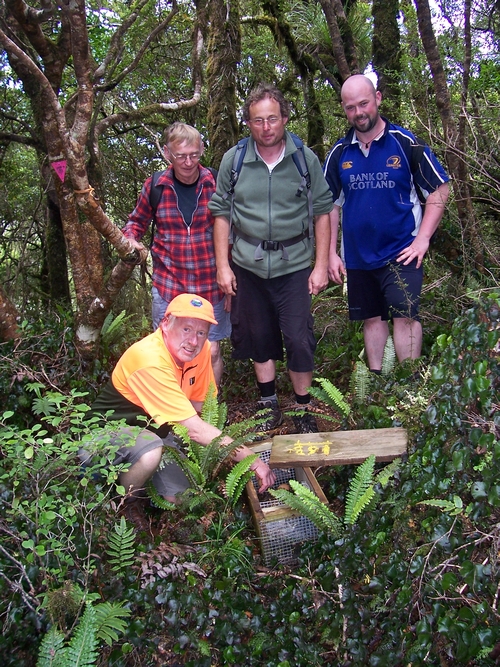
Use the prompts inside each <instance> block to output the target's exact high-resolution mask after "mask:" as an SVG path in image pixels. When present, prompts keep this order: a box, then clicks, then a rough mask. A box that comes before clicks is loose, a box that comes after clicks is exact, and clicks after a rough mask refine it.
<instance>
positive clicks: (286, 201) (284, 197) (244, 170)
mask: <svg viewBox="0 0 500 667" xmlns="http://www.w3.org/2000/svg"><path fill="white" fill-rule="evenodd" d="M289 114H290V105H289V103H288V102H287V101H286V100H285V98H284V97H283V94H282V93H281V92H280V91H279V90H278V89H277V88H275V87H273V86H269V85H266V84H260V85H259V86H258V87H257V88H256V89H255V90H253V91H252V93H251V94H250V96H249V97H248V99H247V101H246V102H245V105H244V107H243V120H244V121H245V122H246V124H247V125H248V127H249V128H250V134H251V137H250V139H249V141H248V144H247V149H246V153H245V156H244V159H243V162H242V166H241V170H240V172H239V175H238V179H237V183H236V185H235V186H234V194H228V193H230V192H231V189H232V188H231V172H232V170H233V160H234V155H235V152H236V150H237V147H233V148H231V149H230V150H229V151H228V152H227V153H226V154H225V155H224V157H223V158H222V162H221V166H220V170H219V175H218V179H217V190H216V192H215V193H214V195H213V196H212V199H211V201H210V203H209V205H208V206H209V209H210V210H211V211H212V213H213V215H214V217H215V223H214V245H215V257H216V264H217V282H218V283H219V286H220V288H221V289H222V291H223V292H224V293H225V294H227V295H230V296H232V297H233V298H232V307H231V324H232V327H233V332H232V335H231V341H232V344H233V357H234V358H235V359H252V360H253V362H254V369H255V375H256V379H257V386H258V388H259V390H260V401H259V409H268V410H269V418H268V419H267V421H266V423H265V424H264V425H263V429H264V430H272V429H275V428H277V427H278V426H279V425H280V424H281V423H282V422H283V415H282V413H281V410H280V407H279V403H278V399H277V396H276V386H275V376H276V361H277V360H280V361H281V360H283V341H284V345H285V349H286V356H287V366H288V372H289V374H290V379H291V381H292V385H293V389H294V392H295V401H296V404H297V408H298V409H300V410H303V412H301V413H300V414H301V416H299V417H296V418H294V422H295V426H296V430H297V431H298V432H299V433H312V432H316V431H317V430H318V427H317V424H316V421H315V419H314V417H313V416H312V415H311V413H310V412H308V404H309V403H310V398H311V397H310V395H309V393H308V388H309V387H310V386H311V383H312V371H313V367H314V351H315V348H316V340H315V337H314V333H313V317H312V314H311V295H313V294H318V293H319V292H321V290H323V289H325V287H326V286H327V284H328V248H329V243H330V224H329V216H328V214H329V212H330V210H331V209H332V195H331V192H330V190H329V188H328V185H327V183H326V181H325V179H324V176H323V173H322V169H321V165H320V163H319V160H318V158H317V157H316V156H315V154H314V153H313V152H312V151H311V150H310V149H309V148H307V147H305V146H304V147H303V149H299V148H297V144H296V142H295V141H294V139H293V138H292V136H291V135H290V133H289V132H287V131H286V124H287V122H288V117H289ZM298 150H303V154H304V157H305V162H306V163H307V169H308V172H309V175H310V192H311V195H312V213H313V216H314V230H315V242H314V239H313V238H311V237H312V234H311V233H310V227H311V226H310V224H309V223H310V220H309V217H310V216H309V202H308V194H307V192H306V191H305V190H304V191H303V192H302V194H301V195H300V196H299V191H300V188H301V185H303V180H302V176H301V174H300V172H299V169H298V167H297V165H296V163H295V162H294V159H293V157H292V154H293V153H295V152H297V151H298ZM296 195H297V196H296ZM230 228H231V229H230ZM230 232H231V235H232V237H233V239H234V243H233V247H232V251H231V258H232V262H231V263H230V261H229V238H230ZM314 246H315V250H316V258H315V262H314V268H313V269H311V260H312V256H313V249H314Z"/></svg>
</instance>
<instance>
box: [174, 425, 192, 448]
mask: <svg viewBox="0 0 500 667" xmlns="http://www.w3.org/2000/svg"><path fill="white" fill-rule="evenodd" d="M170 425H171V426H172V431H173V432H174V433H175V435H176V436H177V437H178V438H180V440H182V442H183V443H184V444H185V445H189V443H190V442H191V438H190V437H189V432H188V429H187V426H184V425H183V424H178V423H177V422H172V423H171V424H170Z"/></svg>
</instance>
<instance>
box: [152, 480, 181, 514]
mask: <svg viewBox="0 0 500 667" xmlns="http://www.w3.org/2000/svg"><path fill="white" fill-rule="evenodd" d="M146 493H147V494H148V497H149V499H150V501H151V502H152V503H153V505H154V506H155V507H158V509H160V510H165V511H167V510H174V509H177V505H175V504H174V503H171V502H170V501H169V500H165V498H164V497H163V496H160V494H159V493H158V490H157V489H156V487H155V485H154V484H153V482H152V481H151V480H150V479H149V480H148V481H147V482H146Z"/></svg>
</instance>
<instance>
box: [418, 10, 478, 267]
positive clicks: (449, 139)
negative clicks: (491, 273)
mask: <svg viewBox="0 0 500 667" xmlns="http://www.w3.org/2000/svg"><path fill="white" fill-rule="evenodd" d="M415 5H416V8H417V18H418V28H419V32H420V37H421V39H422V44H423V47H424V50H425V53H426V56H427V60H428V62H429V67H430V69H431V73H432V79H433V83H434V91H435V93H436V105H437V108H438V111H439V114H440V117H441V122H442V124H443V131H444V137H445V157H446V163H447V166H448V171H449V173H450V176H451V178H452V183H453V187H454V190H455V201H456V205H457V210H458V217H459V220H460V223H461V226H462V247H463V257H464V271H466V270H467V269H470V268H475V269H476V270H479V271H484V244H483V240H482V233H481V227H480V225H479V222H478V220H477V219H476V215H475V211H474V208H473V205H472V196H471V182H470V177H469V172H468V167H467V162H466V155H465V151H464V147H465V145H466V137H465V125H464V126H463V127H462V128H460V125H459V124H458V123H457V122H456V120H455V118H454V114H453V107H452V102H451V97H450V93H449V90H448V85H447V81H446V74H445V71H444V67H443V63H442V60H441V56H440V53H439V49H438V45H437V40H436V36H435V34H434V29H433V26H432V20H431V11H430V7H429V2H428V0H415ZM467 13H469V20H468V19H467ZM464 18H465V27H466V30H467V29H468V31H469V38H470V4H469V3H468V2H467V3H466V5H465V17H464ZM467 26H468V28H467ZM466 40H467V37H466ZM469 58H470V56H469ZM464 69H465V72H466V75H465V76H464V78H463V86H462V104H464V103H465V101H466V99H467V94H468V67H467V58H466V63H465V68H464ZM461 129H462V132H463V133H464V135H463V136H461V134H460V130H461Z"/></svg>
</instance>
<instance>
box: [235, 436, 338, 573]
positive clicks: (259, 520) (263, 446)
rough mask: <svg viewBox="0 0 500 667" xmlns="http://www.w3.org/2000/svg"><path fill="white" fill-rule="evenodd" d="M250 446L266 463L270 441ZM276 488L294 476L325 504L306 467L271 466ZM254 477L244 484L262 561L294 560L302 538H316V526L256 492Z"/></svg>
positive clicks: (293, 561)
mask: <svg viewBox="0 0 500 667" xmlns="http://www.w3.org/2000/svg"><path fill="white" fill-rule="evenodd" d="M252 450H253V451H254V452H255V453H256V454H258V455H259V458H261V459H262V460H263V461H264V462H265V463H269V458H270V455H271V442H270V441H269V442H263V443H260V444H259V445H254V446H253V447H252ZM274 473H275V474H276V482H275V484H274V486H273V488H274V489H277V488H278V487H279V486H280V485H282V484H286V483H288V482H289V481H290V480H291V479H295V480H297V481H298V482H300V483H301V484H304V486H307V488H309V489H310V490H311V491H312V492H313V493H314V494H315V495H317V496H318V498H319V499H320V500H321V501H322V502H324V503H325V504H327V500H326V497H325V495H324V494H323V491H322V490H321V488H320V486H319V484H318V482H317V481H316V478H315V477H314V474H313V472H312V470H311V469H310V468H301V467H293V468H275V469H274ZM257 488H258V480H256V478H255V477H253V478H252V479H251V480H250V481H249V482H248V483H247V486H246V490H247V496H248V500H249V503H250V509H251V512H252V516H253V520H254V524H255V528H256V530H257V534H258V536H259V539H260V546H261V551H262V556H263V560H264V564H265V565H266V566H270V565H272V564H274V563H281V564H283V565H293V564H294V563H295V562H296V561H297V556H298V553H299V549H300V545H301V544H302V543H303V542H305V541H309V542H311V541H312V542H315V541H316V540H317V539H318V529H317V528H316V526H315V525H314V524H313V523H312V521H311V520H310V519H308V518H307V517H305V516H302V515H301V514H299V513H298V512H297V511H295V510H292V509H291V508H289V507H287V506H286V505H285V504H284V503H282V502H281V501H280V500H278V499H277V498H273V497H272V496H271V494H269V493H265V494H263V495H259V494H258V493H257Z"/></svg>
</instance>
